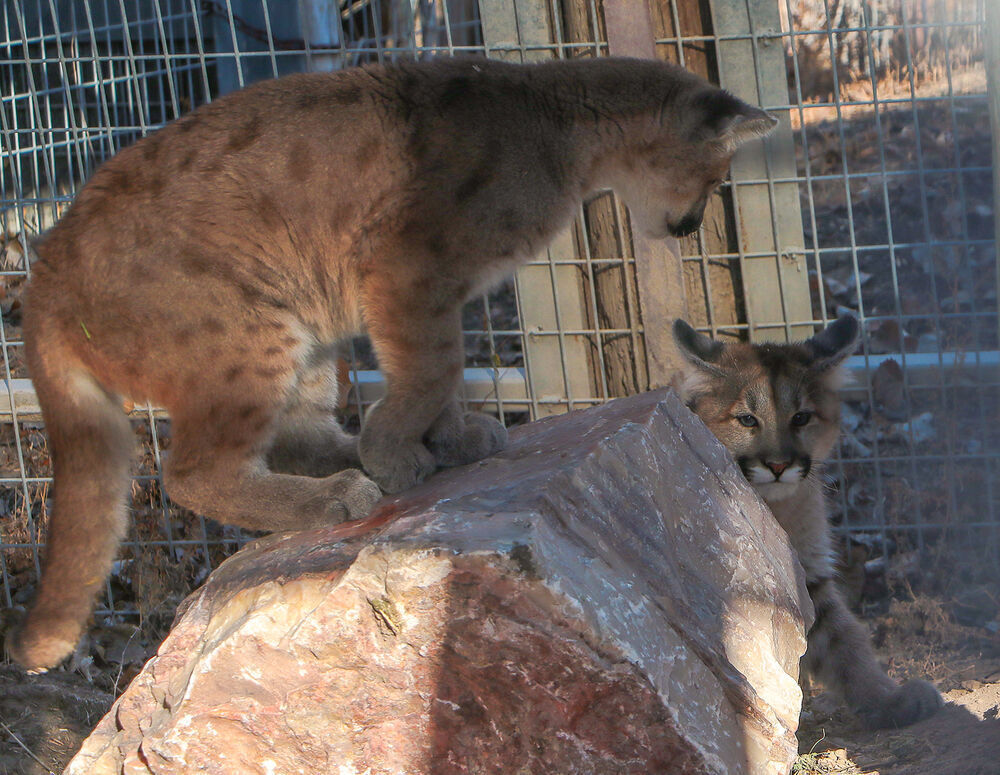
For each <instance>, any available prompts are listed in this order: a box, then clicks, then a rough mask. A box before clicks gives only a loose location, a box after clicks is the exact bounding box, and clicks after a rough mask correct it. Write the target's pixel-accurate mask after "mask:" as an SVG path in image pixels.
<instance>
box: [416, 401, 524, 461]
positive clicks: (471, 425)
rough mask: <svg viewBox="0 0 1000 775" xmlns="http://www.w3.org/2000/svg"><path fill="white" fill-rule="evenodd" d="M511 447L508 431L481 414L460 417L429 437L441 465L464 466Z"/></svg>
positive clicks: (429, 443)
mask: <svg viewBox="0 0 1000 775" xmlns="http://www.w3.org/2000/svg"><path fill="white" fill-rule="evenodd" d="M506 445H507V429H506V428H505V427H504V426H503V425H502V424H501V423H500V421H499V420H497V419H496V418H494V417H491V416H490V415H488V414H481V413H479V412H469V413H468V414H466V415H458V416H457V417H456V418H455V419H454V420H453V421H452V422H450V423H447V422H445V423H441V424H439V425H438V426H435V427H434V428H432V429H431V431H430V432H429V433H428V434H427V447H428V449H430V451H431V454H432V455H434V459H435V460H436V461H437V464H438V465H439V466H445V467H450V466H462V465H466V464H467V463H475V462H476V461H477V460H482V459H483V458H484V457H489V456H490V455H493V454H495V453H497V452H499V451H500V450H502V449H503V448H504V447H505V446H506Z"/></svg>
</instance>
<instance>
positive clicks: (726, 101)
mask: <svg viewBox="0 0 1000 775" xmlns="http://www.w3.org/2000/svg"><path fill="white" fill-rule="evenodd" d="M777 124H778V120H777V119H776V118H774V116H772V115H770V114H769V113H767V112H765V111H763V110H761V109H760V108H757V107H754V106H753V105H748V104H747V103H745V102H743V101H742V100H740V99H737V98H736V97H734V96H732V95H731V94H729V93H728V92H726V91H723V90H722V89H716V88H714V87H702V88H700V89H698V90H694V91H689V92H687V93H684V94H682V95H681V96H678V97H675V98H674V100H673V101H672V102H671V103H670V104H665V105H664V106H663V108H662V110H661V112H660V115H659V116H657V117H656V119H655V125H654V126H650V127H648V129H647V131H646V132H645V133H642V135H643V139H642V141H641V142H640V143H639V144H638V145H633V146H630V147H629V148H628V149H627V150H626V157H625V159H624V164H622V165H621V166H620V167H619V168H618V169H616V170H614V171H612V172H611V175H612V177H613V180H612V182H611V187H612V188H613V189H614V190H615V191H616V192H617V193H618V194H619V196H621V197H622V199H623V200H624V201H625V203H626V204H627V205H628V207H629V211H630V212H631V214H632V218H633V220H634V221H635V225H636V226H638V227H639V229H640V230H641V231H642V232H644V233H645V234H646V235H648V236H649V237H652V238H656V239H662V238H663V237H666V236H668V235H672V236H674V237H684V236H686V235H688V234H691V233H693V232H695V231H697V229H698V227H699V226H701V221H702V218H703V217H704V215H705V205H706V203H707V202H708V197H709V196H711V194H712V193H713V192H714V191H715V190H716V189H717V188H718V187H719V185H721V184H722V182H723V181H724V180H725V178H726V176H727V175H728V174H729V165H730V162H731V161H732V158H733V154H735V153H736V151H737V150H738V149H739V147H740V146H741V145H743V144H744V143H746V142H748V141H750V140H754V139H757V138H761V137H764V136H766V135H768V134H770V133H771V132H772V131H774V128H775V127H776V126H777Z"/></svg>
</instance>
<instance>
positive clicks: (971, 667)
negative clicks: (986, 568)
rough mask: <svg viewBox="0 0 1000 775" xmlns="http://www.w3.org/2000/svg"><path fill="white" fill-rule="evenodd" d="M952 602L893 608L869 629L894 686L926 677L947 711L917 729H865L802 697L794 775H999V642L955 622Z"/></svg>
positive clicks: (829, 704)
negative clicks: (941, 696)
mask: <svg viewBox="0 0 1000 775" xmlns="http://www.w3.org/2000/svg"><path fill="white" fill-rule="evenodd" d="M955 611H956V604H955V601H954V600H948V599H942V598H934V597H918V598H916V599H914V600H910V601H909V602H900V601H894V602H893V603H892V604H891V605H890V608H889V611H888V613H886V614H883V615H881V616H879V617H877V618H875V619H873V620H870V621H869V623H870V624H871V625H872V632H873V638H874V640H875V643H876V645H877V646H878V647H879V654H880V656H881V657H882V659H883V662H884V663H885V664H886V665H887V667H888V669H889V673H890V674H891V675H892V676H893V677H894V678H896V679H897V680H899V681H903V680H906V679H910V678H926V679H928V680H930V681H932V682H933V683H934V685H935V686H937V687H938V689H939V690H940V691H941V693H942V694H943V695H944V698H945V700H946V701H947V705H946V706H945V707H944V708H943V709H942V710H941V711H940V712H939V713H937V714H936V715H935V716H932V717H931V718H929V719H926V720H925V721H922V722H920V723H919V724H914V725H913V726H911V727H907V728H905V729H897V730H881V731H877V732H871V731H868V730H865V729H864V728H863V727H862V726H861V725H860V724H859V723H858V722H857V721H856V720H855V719H854V718H853V717H852V716H851V714H850V713H849V712H848V711H847V710H846V709H845V708H844V707H843V706H841V705H840V704H839V703H838V702H837V700H836V698H834V697H832V696H831V695H830V694H829V693H827V692H822V691H819V690H816V691H811V692H807V696H806V698H805V701H804V703H803V709H802V717H801V722H800V723H801V725H800V727H799V732H798V739H799V752H800V754H801V755H800V757H799V760H798V761H797V762H796V765H795V768H793V770H792V772H793V773H794V774H795V775H828V774H830V773H843V775H998V773H1000V717H998V716H1000V637H998V635H997V633H996V632H994V631H993V630H994V629H995V625H996V621H995V620H993V621H992V622H987V623H986V624H987V625H988V627H979V626H972V627H969V626H963V625H960V624H958V623H957V622H956V621H955V618H954V613H955Z"/></svg>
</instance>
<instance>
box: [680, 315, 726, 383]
mask: <svg viewBox="0 0 1000 775" xmlns="http://www.w3.org/2000/svg"><path fill="white" fill-rule="evenodd" d="M674 342H675V343H676V344H677V349H678V350H680V351H681V355H683V356H684V357H685V358H686V359H687V361H688V363H690V364H691V365H692V366H697V367H698V368H699V369H702V370H704V371H708V372H711V373H712V374H720V375H721V374H722V369H720V368H719V367H718V366H717V365H716V362H717V361H718V360H719V356H720V355H722V349H723V347H722V342H716V341H715V340H714V339H709V338H708V337H707V336H705V335H704V334H699V333H698V332H697V331H695V330H694V329H693V328H691V326H690V325H688V324H687V323H686V322H685V321H683V320H681V319H680V318H678V319H677V320H675V321H674Z"/></svg>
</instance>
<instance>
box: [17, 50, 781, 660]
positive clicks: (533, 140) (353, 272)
mask: <svg viewBox="0 0 1000 775" xmlns="http://www.w3.org/2000/svg"><path fill="white" fill-rule="evenodd" d="M775 123H776V122H775V120H774V119H773V118H772V117H771V116H769V115H768V114H766V113H765V112H764V111H762V110H760V109H759V108H756V107H752V106H750V105H747V104H745V103H743V102H741V101H740V100H738V99H735V98H734V97H732V96H731V95H729V94H727V93H726V92H724V91H721V90H720V89H717V88H715V87H713V86H711V85H710V84H708V83H707V82H705V81H703V80H702V79H700V78H698V77H697V76H695V75H692V74H690V73H688V72H686V71H684V70H683V69H680V68H677V67H674V66H671V65H668V64H665V63H658V62H647V61H637V60H624V59H600V60H589V61H572V62H556V61H554V62H549V63H544V64H537V65H527V66H525V65H512V64H502V63H497V62H489V61H486V60H479V59H467V60H450V61H433V62H418V63H406V64H398V65H394V66H384V67H383V66H375V67H365V68H362V69H355V70H346V71H343V72H339V73H323V74H311V75H293V76H288V77H286V78H281V79H277V80H273V81H269V82H265V83H260V84H257V85H255V86H251V87H250V88H247V89H245V90H243V91H240V92H237V93H234V94H231V95H229V96H226V97H223V98H222V99H219V100H217V101H216V102H213V103H212V104H210V105H206V106H204V107H202V108H199V109H198V110H196V111H194V112H193V113H190V114H189V115H187V116H184V117H183V118H180V119H178V120H177V121H175V122H173V123H172V124H170V125H169V126H167V127H165V128H164V129H162V130H160V131H159V132H156V133H155V134H153V135H151V136H149V137H147V138H145V139H144V140H141V141H140V142H138V143H136V144H135V145H134V146H132V147H130V148H128V149H126V150H124V151H122V152H121V153H119V154H118V155H117V156H116V157H115V158H113V159H111V160H110V161H108V162H107V163H106V164H105V165H104V166H103V167H101V168H100V169H99V170H98V171H97V172H96V173H95V174H94V176H93V178H92V179H91V180H90V182H89V183H88V184H87V185H86V186H85V187H84V188H83V190H82V191H81V192H80V194H79V196H78V197H77V199H76V202H75V203H74V204H73V206H72V207H71V208H70V210H69V212H68V213H67V214H66V216H65V217H64V218H63V219H62V221H61V222H60V223H59V224H58V225H56V226H55V227H54V228H53V229H52V230H51V231H50V232H49V234H48V235H47V237H46V238H45V239H44V241H43V242H42V243H41V244H40V245H39V246H38V253H39V256H40V260H39V261H38V263H36V264H35V266H34V272H33V277H32V280H31V283H30V287H29V290H28V299H27V301H26V303H25V306H26V313H25V322H24V330H25V347H26V351H27V357H28V363H29V369H30V372H31V376H32V379H33V380H34V384H35V388H36V390H37V392H38V398H39V401H40V404H41V407H42V410H43V413H44V416H45V422H46V426H47V428H48V433H49V439H50V443H51V449H52V456H53V461H54V466H55V508H54V513H53V516H52V523H51V529H50V533H49V545H48V556H47V559H46V568H45V574H44V577H43V580H42V584H41V588H40V591H39V593H38V597H37V600H36V601H35V603H34V607H33V608H32V610H31V611H30V613H29V615H28V618H27V621H26V623H25V626H24V628H23V630H22V631H21V632H20V634H19V635H17V636H15V637H14V638H13V639H12V641H11V644H10V645H11V650H12V653H13V654H14V656H15V658H16V659H17V660H18V661H19V662H20V663H21V664H23V665H25V666H26V667H28V668H32V669H36V670H38V669H44V668H47V667H50V666H52V665H54V664H56V663H58V662H59V661H60V660H61V659H63V658H64V657H65V656H66V655H67V654H69V653H70V651H71V650H72V649H73V647H74V644H75V643H76V641H77V639H78V637H79V635H80V632H81V628H82V626H83V624H84V622H85V621H86V619H87V616H88V615H89V610H90V607H91V605H92V602H93V599H94V597H95V595H96V593H97V591H98V590H99V589H100V587H101V585H102V584H103V583H104V580H105V578H106V576H107V573H108V570H109V568H110V565H111V562H112V559H113V556H114V553H115V551H116V548H117V546H118V543H119V540H120V538H121V536H122V534H123V532H124V529H125V495H126V492H127V485H128V469H129V459H130V452H131V449H132V434H131V431H130V429H129V423H128V422H127V421H126V419H125V416H124V415H123V414H122V411H121V399H120V396H127V397H130V398H132V399H134V400H137V401H144V400H147V399H148V400H150V401H152V402H154V403H155V404H158V405H160V406H163V407H164V408H166V409H167V411H168V412H169V413H170V416H171V418H172V419H173V439H172V444H171V449H170V454H169V458H168V460H167V463H166V471H165V484H166V488H167V491H168V492H169V494H170V496H171V497H172V498H173V499H174V500H175V501H176V502H177V503H180V504H183V505H184V506H187V507H188V508H190V509H192V510H194V511H197V512H199V513H201V514H204V515H206V516H209V517H213V518H215V519H217V520H220V521H222V522H226V523H230V524H234V525H240V526H243V527H247V528H251V529H256V530H261V529H263V530H291V529H301V528H307V527H314V526H317V525H325V524H331V523H335V522H339V521H341V520H345V519H357V518H359V517H364V516H365V515H366V514H367V513H368V511H369V509H370V508H371V507H372V505H373V504H374V503H375V501H376V499H377V498H378V497H379V495H380V493H379V488H381V489H382V490H384V491H387V492H398V491H400V490H403V489H405V488H407V487H410V486H411V485H413V484H415V483H417V482H419V481H420V480H422V479H423V478H424V477H425V476H427V475H428V474H429V473H431V472H432V471H433V470H434V469H435V467H437V466H452V465H458V464H462V463H468V462H471V461H474V460H477V459H479V458H482V457H485V456H486V455H489V454H491V453H493V452H495V451H496V450H498V449H500V448H501V447H502V446H503V445H504V443H505V439H506V433H505V431H504V429H503V427H502V426H501V425H500V424H499V423H498V422H496V421H495V420H493V419H492V418H489V417H487V416H485V415H478V414H472V415H463V413H462V412H461V411H460V409H459V403H458V401H457V400H456V398H455V392H456V388H457V386H458V385H459V382H460V379H461V374H462V365H463V351H462V334H461V319H460V311H461V308H462V304H463V302H465V301H466V300H467V299H468V298H470V297H471V296H473V295H474V294H476V293H478V292H481V291H482V290H483V289H484V288H486V287H487V286H489V285H491V284H492V283H494V282H495V281H497V280H499V279H500V278H502V277H503V276H504V275H507V274H508V273H510V272H511V271H512V270H513V269H514V268H515V267H516V266H517V265H518V264H519V263H521V262H523V261H525V260H527V259H529V258H530V257H532V256H533V255H535V254H536V253H537V252H538V251H539V250H541V249H542V248H544V247H545V246H546V244H547V243H548V242H549V240H550V239H551V238H552V237H553V236H554V235H555V234H556V233H557V232H558V231H559V230H560V229H562V228H564V227H565V226H566V225H567V224H568V223H569V221H570V220H571V219H572V217H573V214H574V213H575V212H576V210H577V208H578V207H579V205H580V202H581V200H582V199H583V198H584V197H585V196H587V195H588V194H590V193H592V192H595V191H597V190H599V189H603V188H613V189H615V190H617V191H618V193H619V194H621V195H622V197H623V198H624V199H625V201H626V203H627V204H628V205H629V206H630V207H631V208H632V215H633V217H634V219H635V221H636V223H637V225H638V226H639V227H640V228H642V229H644V230H645V231H646V232H648V233H650V234H652V235H658V236H666V235H667V234H677V235H681V234H687V233H689V232H691V231H693V230H694V229H696V228H697V227H698V225H699V223H700V222H701V218H702V213H703V211H704V208H705V201H706V199H707V197H708V196H709V194H711V193H712V191H713V190H714V189H715V188H716V186H717V185H718V184H719V182H720V181H721V180H722V178H723V177H725V175H726V172H727V169H728V167H729V163H730V159H731V157H732V155H733V153H734V152H735V151H736V149H737V148H738V147H739V146H740V145H741V144H742V143H744V142H745V141H747V140H749V139H751V138H756V137H760V136H763V135H765V134H767V133H768V132H769V131H771V129H772V128H773V127H774V124H775ZM361 330H367V333H368V334H369V336H370V337H371V339H372V342H373V344H374V347H375V351H376V354H377V356H378V359H379V364H380V366H381V368H382V370H383V372H384V374H385V379H386V383H387V394H386V396H385V398H383V399H382V400H381V401H379V402H378V403H377V404H376V405H375V406H373V407H372V409H371V410H370V411H369V412H368V415H367V418H366V422H365V425H364V429H363V431H362V433H361V435H360V440H359V441H358V440H355V439H353V438H350V437H348V436H347V435H346V434H345V433H344V432H343V431H342V430H341V429H340V428H339V427H338V425H337V424H336V422H335V420H334V416H333V409H334V407H335V406H336V388H337V382H336V375H335V373H334V370H333V368H332V364H331V354H332V353H333V352H334V345H335V344H336V342H338V340H341V339H343V338H345V337H348V336H351V335H353V334H355V333H356V332H359V331H361ZM360 466H363V467H364V469H365V471H367V473H368V475H369V476H370V477H371V479H368V478H367V477H365V476H364V475H363V474H362V473H361V471H360V470H359V467H360Z"/></svg>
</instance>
